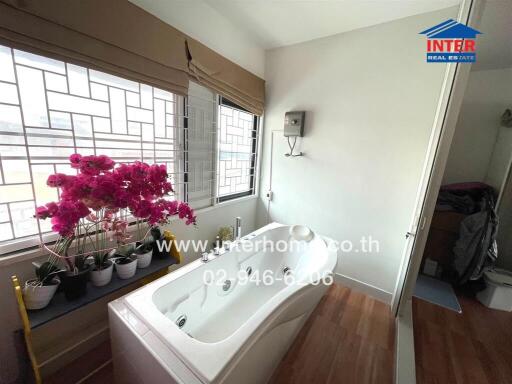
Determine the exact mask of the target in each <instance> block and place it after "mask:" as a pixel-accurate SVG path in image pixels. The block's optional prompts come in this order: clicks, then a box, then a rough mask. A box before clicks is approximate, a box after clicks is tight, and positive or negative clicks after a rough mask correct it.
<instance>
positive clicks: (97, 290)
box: [27, 257, 176, 329]
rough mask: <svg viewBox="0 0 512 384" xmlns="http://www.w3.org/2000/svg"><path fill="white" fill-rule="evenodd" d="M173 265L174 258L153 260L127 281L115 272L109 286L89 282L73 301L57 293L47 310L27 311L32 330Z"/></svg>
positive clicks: (174, 262)
mask: <svg viewBox="0 0 512 384" xmlns="http://www.w3.org/2000/svg"><path fill="white" fill-rule="evenodd" d="M173 264H176V260H175V259H174V258H172V257H166V258H164V259H157V258H153V260H151V264H150V265H149V266H148V267H146V268H143V269H138V268H137V272H135V275H134V276H133V277H131V278H129V279H126V280H122V279H120V278H118V277H117V274H116V271H113V272H112V281H111V282H110V283H109V284H107V285H105V286H103V287H95V286H94V285H92V284H91V283H90V282H88V283H87V293H86V294H85V295H84V296H82V297H80V298H78V299H76V300H72V301H69V300H67V299H66V297H65V296H64V292H57V293H56V294H55V296H54V297H53V299H52V301H51V302H50V304H49V305H48V306H47V307H46V308H43V309H36V310H27V313H28V318H29V321H30V328H31V329H34V328H37V327H39V326H41V325H43V324H45V323H47V322H49V321H52V320H54V319H56V318H58V317H61V316H64V315H65V314H67V313H70V312H72V311H74V310H75V309H78V308H81V307H83V306H84V305H87V304H89V303H92V302H94V301H96V300H98V299H100V298H102V297H104V296H107V295H109V294H111V293H113V292H115V291H117V290H119V289H121V288H124V287H126V286H128V285H130V284H132V283H134V282H136V281H138V280H141V279H143V278H145V277H147V276H149V275H151V274H153V273H155V272H158V271H160V270H162V269H164V268H166V267H169V266H171V265H173Z"/></svg>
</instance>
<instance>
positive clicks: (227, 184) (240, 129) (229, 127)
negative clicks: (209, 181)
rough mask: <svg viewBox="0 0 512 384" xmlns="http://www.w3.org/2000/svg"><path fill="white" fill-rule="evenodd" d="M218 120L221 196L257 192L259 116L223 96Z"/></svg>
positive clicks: (228, 196)
mask: <svg viewBox="0 0 512 384" xmlns="http://www.w3.org/2000/svg"><path fill="white" fill-rule="evenodd" d="M218 122H219V127H218V162H217V163H218V176H217V196H218V200H219V201H226V200H230V199H234V198H237V197H241V196H246V195H251V194H253V193H254V176H255V167H256V149H257V128H258V118H257V116H255V115H253V114H252V113H250V112H248V111H247V110H245V109H243V108H242V107H240V106H238V105H236V104H235V103H233V102H231V101H229V100H227V99H226V98H223V97H221V98H220V103H219V113H218Z"/></svg>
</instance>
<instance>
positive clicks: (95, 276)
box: [91, 260, 114, 287]
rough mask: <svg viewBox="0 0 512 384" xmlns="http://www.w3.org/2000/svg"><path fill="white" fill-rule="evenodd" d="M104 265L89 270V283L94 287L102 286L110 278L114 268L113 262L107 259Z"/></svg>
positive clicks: (108, 281)
mask: <svg viewBox="0 0 512 384" xmlns="http://www.w3.org/2000/svg"><path fill="white" fill-rule="evenodd" d="M104 264H105V265H104V266H103V267H102V268H101V269H98V267H96V266H95V267H94V269H93V270H91V283H92V285H94V286H95V287H103V286H104V285H107V284H108V283H110V280H112V271H113V270H114V263H112V261H110V260H107V261H106V262H105V263H104Z"/></svg>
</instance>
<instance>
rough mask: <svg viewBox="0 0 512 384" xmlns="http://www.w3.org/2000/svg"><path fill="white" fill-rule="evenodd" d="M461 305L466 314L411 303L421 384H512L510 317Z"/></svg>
mask: <svg viewBox="0 0 512 384" xmlns="http://www.w3.org/2000/svg"><path fill="white" fill-rule="evenodd" d="M459 301H460V304H461V306H462V314H458V313H456V312H453V311H450V310H447V309H444V308H441V307H439V306H436V305H433V304H429V303H427V302H425V301H421V300H417V299H415V300H414V301H413V321H414V340H415V353H416V377H417V384H445V383H446V384H510V383H512V313H511V312H502V311H495V310H491V309H488V308H486V307H484V306H483V305H482V304H480V303H479V302H478V301H476V300H475V299H472V298H467V297H463V296H459Z"/></svg>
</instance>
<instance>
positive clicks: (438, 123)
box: [391, 0, 483, 316]
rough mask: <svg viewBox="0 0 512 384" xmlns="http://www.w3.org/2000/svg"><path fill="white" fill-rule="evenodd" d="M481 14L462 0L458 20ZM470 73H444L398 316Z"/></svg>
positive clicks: (452, 68)
mask: <svg viewBox="0 0 512 384" xmlns="http://www.w3.org/2000/svg"><path fill="white" fill-rule="evenodd" d="M482 11H483V1H482V0H463V1H462V3H461V5H460V9H459V15H458V17H457V21H459V22H460V23H463V24H466V25H468V26H471V27H475V28H476V27H477V26H478V24H479V22H480V18H481V14H482ZM470 70H471V64H469V63H463V64H461V63H450V64H448V65H447V68H446V71H445V76H444V80H443V85H442V88H441V94H440V98H439V103H438V105H437V110H436V115H435V119H434V123H433V127H432V133H431V135H430V140H429V146H428V149H427V155H426V157H425V161H424V166H423V172H422V177H421V181H420V185H419V188H418V192H417V196H416V205H415V210H414V213H413V217H412V220H411V225H410V228H409V231H408V232H407V233H406V239H407V241H406V245H405V247H404V251H403V255H402V263H401V266H400V271H399V273H398V278H397V282H396V285H395V289H394V291H393V297H392V300H391V308H392V311H393V313H394V315H395V316H399V315H400V314H402V313H403V312H404V311H405V304H406V303H407V301H408V300H409V299H410V298H411V297H412V294H413V291H414V287H415V285H416V279H417V277H418V273H419V269H420V264H421V260H422V257H423V251H424V249H425V244H426V242H427V237H428V232H429V229H430V223H431V221H432V216H433V214H434V209H435V206H436V201H437V196H438V193H439V188H440V187H441V183H442V179H443V175H444V170H445V167H446V162H447V159H448V154H449V152H450V146H451V143H452V139H453V135H454V132H455V125H456V123H457V119H458V116H459V112H460V107H461V105H462V100H463V98H464V93H465V90H466V85H467V82H468V78H469V73H470Z"/></svg>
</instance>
